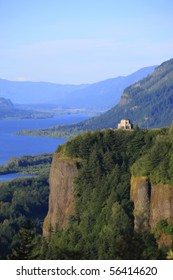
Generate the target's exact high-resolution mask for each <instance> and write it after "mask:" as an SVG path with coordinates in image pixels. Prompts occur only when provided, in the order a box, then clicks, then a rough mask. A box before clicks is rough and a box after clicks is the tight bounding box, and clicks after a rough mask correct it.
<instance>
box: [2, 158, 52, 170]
mask: <svg viewBox="0 0 173 280" xmlns="http://www.w3.org/2000/svg"><path fill="white" fill-rule="evenodd" d="M52 156H53V155H52V154H51V153H49V154H42V155H38V156H23V157H20V158H16V157H14V158H11V160H10V161H9V162H7V163H6V164H4V165H1V166H0V174H1V175H2V174H9V173H23V174H32V175H45V174H48V173H49V170H50V165H51V162H52Z"/></svg>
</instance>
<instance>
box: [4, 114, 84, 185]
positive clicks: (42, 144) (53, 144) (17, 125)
mask: <svg viewBox="0 0 173 280" xmlns="http://www.w3.org/2000/svg"><path fill="white" fill-rule="evenodd" d="M88 118H89V117H88V116H87V115H83V114H69V115H57V116H55V117H54V118H48V119H25V120H23V119H22V120H0V165H2V164H4V163H6V162H8V161H9V160H10V158H12V157H20V156H23V155H38V154H43V153H49V152H54V151H55V150H56V148H57V147H58V145H61V144H63V143H64V142H65V141H66V139H61V138H48V137H38V136H23V135H16V132H17V131H20V130H23V129H42V128H48V127H51V126H54V125H59V124H71V123H77V122H80V121H84V120H86V119H88ZM7 175H9V174H7ZM7 175H6V176H7ZM10 176H11V175H10ZM14 176H15V174H14ZM0 177H1V176H0ZM15 177H16V176H15ZM4 178H7V177H4ZM2 180H3V178H2V177H1V178H0V181H2ZM3 181H4V180H3Z"/></svg>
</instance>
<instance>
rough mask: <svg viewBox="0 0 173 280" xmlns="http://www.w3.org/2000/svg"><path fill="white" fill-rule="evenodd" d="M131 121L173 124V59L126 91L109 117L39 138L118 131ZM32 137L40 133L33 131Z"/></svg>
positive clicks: (51, 131) (143, 124)
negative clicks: (90, 131) (95, 131)
mask: <svg viewBox="0 0 173 280" xmlns="http://www.w3.org/2000/svg"><path fill="white" fill-rule="evenodd" d="M122 118H129V119H130V120H131V122H132V123H133V124H134V126H135V125H139V126H140V127H141V128H157V127H162V126H169V125H171V123H172V121H173V59H171V60H169V61H166V62H164V63H162V64H161V65H160V66H159V67H157V68H156V69H155V70H154V72H153V73H151V74H150V75H148V76H147V77H146V78H144V79H142V80H140V81H138V82H137V83H135V84H133V85H131V86H129V87H127V88H126V89H125V90H124V92H123V95H122V97H121V100H120V102H119V103H118V104H117V105H116V106H115V107H113V108H112V109H110V110H109V111H107V112H106V113H104V114H102V115H100V116H98V117H94V118H92V119H89V120H87V121H85V122H81V123H79V124H74V125H68V126H58V127H54V128H50V129H47V130H44V131H39V135H46V136H49V135H52V136H54V137H62V136H66V137H69V136H71V135H74V134H78V133H80V132H82V131H86V130H97V129H104V128H116V127H117V125H118V123H119V121H120V120H121V119H122ZM31 134H32V135H35V134H37V135H38V132H34V131H32V133H31Z"/></svg>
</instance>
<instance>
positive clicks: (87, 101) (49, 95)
mask: <svg viewBox="0 0 173 280" xmlns="http://www.w3.org/2000/svg"><path fill="white" fill-rule="evenodd" d="M155 67H156V66H150V67H145V68H142V69H140V70H138V71H136V72H135V73H133V74H131V75H128V76H126V77H117V78H112V79H107V80H105V81H101V82H97V83H93V84H82V85H60V84H53V83H47V82H13V81H7V80H2V79H0V97H4V98H8V99H11V100H12V102H13V103H14V104H16V103H17V104H46V103H47V104H57V105H58V106H65V107H68V108H85V109H93V110H108V109H109V108H111V107H112V106H114V105H115V104H117V103H118V102H119V100H120V97H121V95H122V93H123V90H124V89H125V88H126V87H127V86H129V85H131V84H133V83H134V82H136V81H138V80H140V79H141V78H143V77H146V76H147V75H148V74H149V73H151V72H152V71H153V70H154V68H155Z"/></svg>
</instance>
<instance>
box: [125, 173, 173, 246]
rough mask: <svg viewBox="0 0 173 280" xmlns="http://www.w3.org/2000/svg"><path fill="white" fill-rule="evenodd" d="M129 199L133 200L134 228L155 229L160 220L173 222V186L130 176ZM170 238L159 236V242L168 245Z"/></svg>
mask: <svg viewBox="0 0 173 280" xmlns="http://www.w3.org/2000/svg"><path fill="white" fill-rule="evenodd" d="M130 196H131V200H132V201H133V202H134V217H135V230H136V231H138V232H141V231H144V230H146V229H150V228H151V229H155V227H156V225H157V223H158V222H159V221H160V220H166V221H167V222H171V223H172V222H173V187H171V186H169V185H168V184H165V185H164V184H157V185H155V184H151V183H150V182H149V180H148V179H147V177H134V176H132V177H131V190H130ZM171 242H172V241H171V238H169V237H168V236H167V237H166V236H165V237H164V236H163V234H162V235H161V236H160V243H161V244H165V245H170V243H171Z"/></svg>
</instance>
